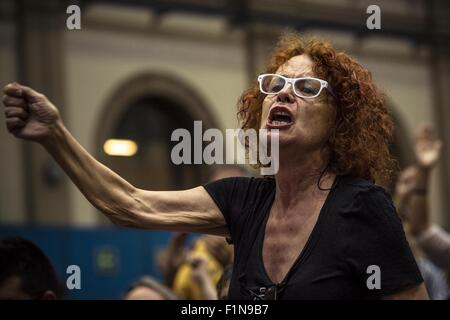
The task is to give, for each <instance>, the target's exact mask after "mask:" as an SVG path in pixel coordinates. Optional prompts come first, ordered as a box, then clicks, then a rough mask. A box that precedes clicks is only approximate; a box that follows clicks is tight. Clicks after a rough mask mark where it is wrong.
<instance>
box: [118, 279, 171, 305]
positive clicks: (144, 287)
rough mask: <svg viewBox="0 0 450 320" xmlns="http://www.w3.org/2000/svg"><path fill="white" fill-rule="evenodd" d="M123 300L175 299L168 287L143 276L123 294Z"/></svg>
mask: <svg viewBox="0 0 450 320" xmlns="http://www.w3.org/2000/svg"><path fill="white" fill-rule="evenodd" d="M123 299H124V300H177V297H176V296H175V294H174V293H172V291H170V289H168V288H167V287H166V286H164V285H162V284H160V283H159V282H158V281H156V280H155V279H153V278H151V277H148V276H145V277H142V278H140V279H139V280H137V281H136V282H134V283H133V284H132V285H131V286H130V288H129V289H128V290H127V291H126V292H125V294H124V296H123Z"/></svg>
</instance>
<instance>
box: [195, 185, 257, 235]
mask: <svg viewBox="0 0 450 320" xmlns="http://www.w3.org/2000/svg"><path fill="white" fill-rule="evenodd" d="M248 184H249V178H245V177H231V178H224V179H220V180H217V181H213V182H209V183H206V184H204V185H203V187H204V188H205V190H206V192H208V194H209V195H210V196H211V198H212V199H213V200H214V202H215V203H216V205H217V207H218V208H219V209H220V211H221V212H222V214H223V217H224V218H225V222H226V223H227V227H228V230H229V232H230V236H231V242H235V240H236V236H237V235H238V233H239V230H238V229H239V226H238V224H239V223H238V221H239V219H240V218H241V214H242V213H243V211H244V210H243V208H244V205H245V196H246V193H247V189H248Z"/></svg>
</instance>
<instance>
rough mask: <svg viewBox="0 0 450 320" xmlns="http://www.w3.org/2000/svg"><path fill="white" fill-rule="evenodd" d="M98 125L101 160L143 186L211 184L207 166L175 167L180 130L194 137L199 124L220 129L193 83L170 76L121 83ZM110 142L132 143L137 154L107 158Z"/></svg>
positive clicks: (163, 187) (144, 76) (162, 187)
mask: <svg viewBox="0 0 450 320" xmlns="http://www.w3.org/2000/svg"><path fill="white" fill-rule="evenodd" d="M102 115H104V116H103V117H102V118H101V119H100V123H99V125H98V128H99V130H98V137H97V143H96V149H97V157H98V158H99V160H100V161H101V162H102V163H104V164H105V165H106V166H108V167H109V168H111V169H112V170H114V171H115V172H117V173H118V174H119V175H121V176H122V177H123V178H125V179H126V180H127V181H129V182H130V183H132V184H133V185H135V186H136V187H138V188H142V189H147V190H175V189H186V188H191V187H194V186H197V185H200V184H202V183H204V182H206V181H208V179H209V177H210V175H211V168H210V167H209V166H207V165H175V164H173V163H172V161H171V158H170V154H171V150H172V148H173V146H174V145H175V144H177V143H178V142H173V141H171V134H172V132H173V131H174V130H175V129H177V128H184V129H187V130H188V131H190V132H191V136H192V137H193V128H194V120H201V121H202V125H203V130H206V129H208V128H213V127H214V128H217V127H219V126H218V124H217V123H216V121H215V120H214V118H213V116H212V114H211V112H210V109H209V108H208V106H207V104H206V103H205V102H204V100H203V99H202V98H201V97H200V96H199V94H198V93H196V92H195V91H194V90H192V89H191V88H190V87H189V86H188V85H187V84H185V83H183V82H182V81H180V80H179V79H177V78H175V77H172V76H168V75H165V74H155V73H152V74H142V75H139V76H137V77H134V78H132V79H129V80H128V81H125V82H124V83H123V84H121V85H119V87H118V88H116V90H114V94H113V95H112V96H111V97H110V98H109V99H108V101H107V102H106V103H105V107H104V108H103V113H102ZM110 139H119V140H120V141H123V140H126V141H132V142H134V143H135V144H136V145H137V152H136V153H135V154H133V155H131V156H114V155H111V154H107V153H106V152H105V150H104V144H105V142H106V141H108V140H110Z"/></svg>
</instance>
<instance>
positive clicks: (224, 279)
mask: <svg viewBox="0 0 450 320" xmlns="http://www.w3.org/2000/svg"><path fill="white" fill-rule="evenodd" d="M232 273H233V265H231V264H229V265H228V266H226V267H225V269H224V270H223V273H222V276H221V277H220V279H219V282H217V297H218V299H219V300H227V299H228V289H229V288H230V281H231V275H232Z"/></svg>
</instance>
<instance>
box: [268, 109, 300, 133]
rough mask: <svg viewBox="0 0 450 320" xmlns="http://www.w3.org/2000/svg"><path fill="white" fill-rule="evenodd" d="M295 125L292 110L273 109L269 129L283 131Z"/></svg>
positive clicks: (270, 114) (270, 113) (269, 119)
mask: <svg viewBox="0 0 450 320" xmlns="http://www.w3.org/2000/svg"><path fill="white" fill-rule="evenodd" d="M293 123H294V117H293V116H292V113H291V112H290V110H289V109H288V108H286V107H281V106H277V107H273V108H272V109H271V110H270V112H269V118H268V120H267V127H268V128H274V129H282V128H287V127H289V126H291V125H292V124H293Z"/></svg>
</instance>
